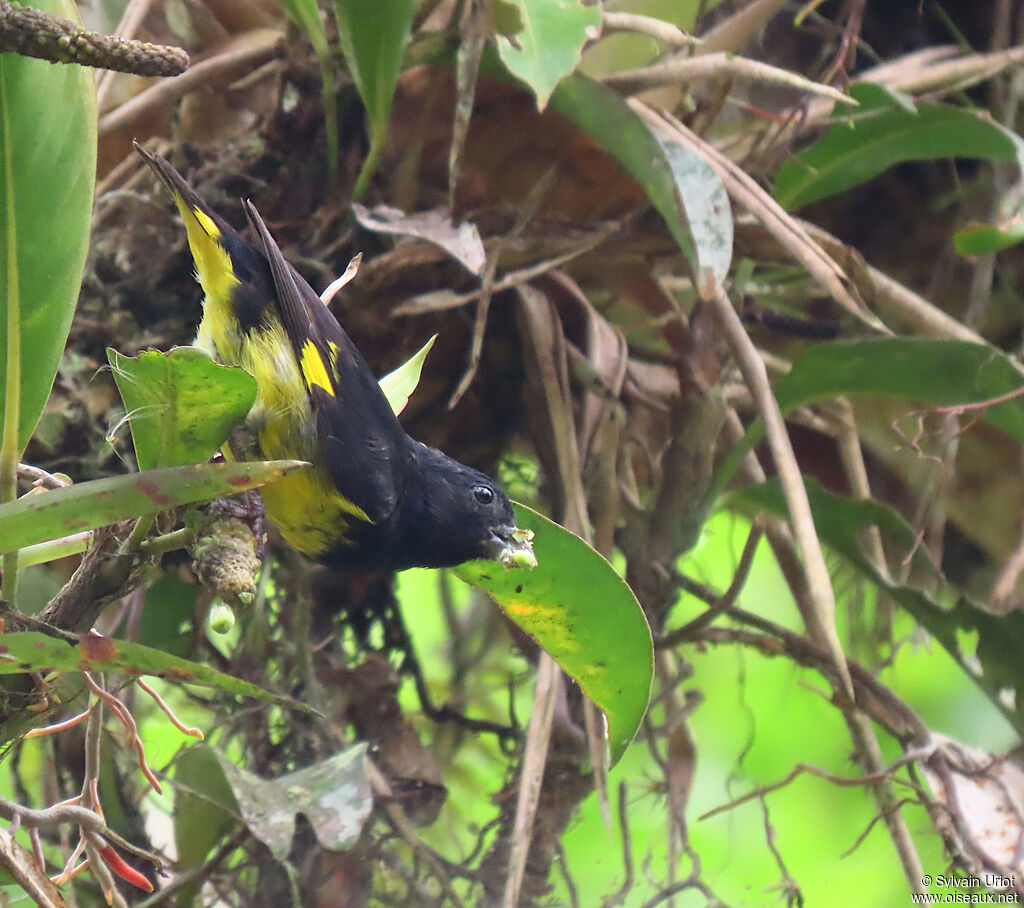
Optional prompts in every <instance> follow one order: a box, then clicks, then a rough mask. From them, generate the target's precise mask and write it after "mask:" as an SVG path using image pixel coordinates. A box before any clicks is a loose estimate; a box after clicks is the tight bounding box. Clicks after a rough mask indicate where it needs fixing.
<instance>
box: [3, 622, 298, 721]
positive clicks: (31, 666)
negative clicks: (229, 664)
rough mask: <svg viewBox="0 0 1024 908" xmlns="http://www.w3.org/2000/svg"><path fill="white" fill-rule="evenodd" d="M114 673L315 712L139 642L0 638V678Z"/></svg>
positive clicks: (32, 635) (32, 634) (28, 635)
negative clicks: (37, 673)
mask: <svg viewBox="0 0 1024 908" xmlns="http://www.w3.org/2000/svg"><path fill="white" fill-rule="evenodd" d="M82 670H86V671H98V672H106V671H119V672H124V673H125V674H128V675H153V676H154V677H157V678H165V679H166V680H168V681H175V682H177V683H178V684H197V685H199V686H200V687H212V688H214V689H215V690H219V691H223V692H224V693H226V694H235V695H237V696H239V697H251V698H252V699H254V700H260V701H263V702H264V703H274V704H277V705H278V706H285V707H288V708H289V709H297V710H299V711H300V712H306V713H315V712H316V710H315V709H313V708H312V707H311V706H306V705H305V704H304V703H300V702H298V701H297V700H293V699H292V698H291V697H283V696H281V695H280V694H275V693H272V692H271V691H269V690H264V689H263V688H262V687H257V686H256V685H255V684H251V683H250V682H248V681H243V680H242V679H241V678H233V677H231V675H225V674H224V673H223V672H219V671H217V670H216V669H213V668H210V667H209V666H207V665H203V664H201V663H199V662H192V661H190V660H188V659H182V658H181V657H179V656H172V655H171V654H170V653H165V652H161V651H160V650H158V649H151V648H150V647H148V646H142V645H140V644H138V643H129V642H128V641H126V640H118V639H116V638H114V637H101V636H100V635H99V634H97V633H94V632H92V631H90V632H89V633H86V634H80V635H79V636H78V643H77V644H73V643H68V642H66V641H64V640H58V639H57V638H56V637H51V636H50V635H49V634H41V633H38V632H36V631H25V632H24V633H16V634H0V675H20V674H24V673H25V672H44V673H49V672H54V671H56V672H77V671H82Z"/></svg>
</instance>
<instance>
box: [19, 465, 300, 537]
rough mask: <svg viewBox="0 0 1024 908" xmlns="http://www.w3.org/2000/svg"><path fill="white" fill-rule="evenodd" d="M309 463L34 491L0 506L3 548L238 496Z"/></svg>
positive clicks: (198, 468) (194, 469)
mask: <svg viewBox="0 0 1024 908" xmlns="http://www.w3.org/2000/svg"><path fill="white" fill-rule="evenodd" d="M304 466H305V464H304V463H303V462H302V461H299V460H272V461H268V462H266V463H263V462H257V463H207V464H200V465H195V466H187V467H170V468H168V469H164V470H150V471H148V472H146V473H132V474H130V475H127V476H114V477H111V478H109V479H94V480H91V481H90V482H83V483H80V484H78V485H73V486H68V487H67V488H64V489H50V490H47V491H45V492H32V493H29V494H27V495H22V497H21V498H19V499H18V500H17V501H12V502H9V503H7V504H2V505H0V553H3V552H14V551H17V550H18V549H21V548H24V547H25V546H28V545H35V544H36V543H39V542H44V541H46V540H48V539H59V538H61V537H62V536H67V535H68V534H70V533H78V532H82V531H83V530H94V529H96V527H101V526H107V525H108V524H111V523H117V522H118V521H119V520H127V519H129V518H134V517H143V516H147V515H150V514H158V513H160V512H161V511H166V510H168V509H169V508H176V507H178V506H180V505H183V504H191V503H192V502H195V501H212V500H213V499H214V498H216V497H217V496H218V495H235V494H237V493H238V492H244V491H246V490H247V489H255V488H258V487H259V486H262V485H266V484H267V483H268V482H273V481H274V480H277V479H281V478H282V477H283V476H287V475H288V474H289V473H294V472H295V471H296V470H298V469H301V468H303V467H304Z"/></svg>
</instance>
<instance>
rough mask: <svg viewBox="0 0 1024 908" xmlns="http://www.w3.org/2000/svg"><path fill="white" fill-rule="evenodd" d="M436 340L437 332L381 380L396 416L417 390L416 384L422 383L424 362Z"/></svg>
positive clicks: (382, 388)
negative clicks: (421, 374) (421, 375)
mask: <svg viewBox="0 0 1024 908" xmlns="http://www.w3.org/2000/svg"><path fill="white" fill-rule="evenodd" d="M436 340H437V335H436V334H435V335H434V336H433V337H432V338H430V340H428V341H427V342H426V343H425V344H424V345H423V346H422V347H420V349H419V350H418V351H416V353H415V354H414V355H413V356H412V358H411V359H409V360H407V361H406V362H404V363H402V365H400V366H399V367H398V368H397V369H395V370H394V371H393V372H389V373H388V374H387V375H385V376H384V377H383V378H382V379H381V380H380V388H381V390H382V391H383V392H384V396H385V397H386V398H387V399H388V403H389V404H391V409H392V410H394V411H395V415H396V416H397V415H398V414H399V413H401V412H402V411H403V410H404V409H405V405H406V404H407V403H409V398H410V397H411V396H412V392H413V391H415V390H416V386H417V385H418V384H419V383H420V373H421V372H422V371H423V362H424V360H426V358H427V354H428V353H429V352H430V348H431V347H433V346H434V341H436Z"/></svg>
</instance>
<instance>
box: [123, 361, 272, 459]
mask: <svg viewBox="0 0 1024 908" xmlns="http://www.w3.org/2000/svg"><path fill="white" fill-rule="evenodd" d="M107 359H108V360H109V361H110V366H111V368H112V369H113V370H114V381H116V382H117V389H118V391H120V392H121V399H122V400H123V401H124V406H125V410H126V411H127V413H128V421H129V423H130V424H131V427H132V441H133V442H134V444H135V456H136V458H137V459H138V462H139V469H140V470H153V469H156V468H158V467H178V466H184V465H185V464H192V463H203V462H204V461H207V460H209V459H210V458H211V457H212V456H213V455H214V454H215V453H216V452H217V451H218V450H219V449H220V447H221V445H222V444H223V443H224V441H225V440H226V439H227V437H228V430H229V429H230V428H231V427H232V426H233V425H235V423H239V422H241V421H242V420H243V419H245V417H246V416H247V415H248V413H249V410H250V408H251V407H252V404H253V401H254V400H255V399H256V379H254V378H253V377H252V376H251V375H249V373H248V372H246V371H245V370H244V369H239V368H235V367H233V366H222V365H220V364H219V363H215V362H214V361H213V360H212V359H211V358H210V355H209V354H208V353H207V352H206V351H205V350H200V349H199V348H198V347H177V348H175V349H174V350H171V351H170V352H169V353H159V352H157V351H155V350H151V351H149V352H147V353H141V354H139V356H137V357H134V358H133V357H129V356H122V355H121V354H120V353H118V352H117V351H116V350H111V349H108V350H107Z"/></svg>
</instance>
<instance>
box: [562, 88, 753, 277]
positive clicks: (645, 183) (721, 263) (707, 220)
mask: <svg viewBox="0 0 1024 908" xmlns="http://www.w3.org/2000/svg"><path fill="white" fill-rule="evenodd" d="M551 107H552V108H553V109H554V110H557V111H558V112H559V113H561V114H564V115H565V116H567V117H568V118H569V119H570V120H572V121H573V122H574V123H576V125H577V126H579V127H580V128H581V129H582V130H583V131H584V132H587V133H589V134H590V135H591V136H592V137H593V138H594V140H595V141H597V143H598V144H599V145H601V146H602V147H603V148H604V149H605V151H607V152H608V153H609V154H610V155H612V157H614V158H615V159H616V160H617V161H618V162H619V163H620V164H621V165H622V166H623V167H624V168H625V169H626V170H627V171H628V173H629V174H630V176H632V177H633V179H635V180H636V181H637V182H638V183H639V184H640V186H641V187H642V188H643V190H644V192H645V193H646V194H647V197H648V198H649V199H650V200H651V204H652V205H654V207H655V208H657V209H658V213H659V214H660V215H661V216H662V217H663V218H664V219H665V223H666V224H667V225H668V228H669V231H670V232H671V233H672V236H673V237H674V239H675V241H676V243H678V244H679V248H680V249H681V250H682V252H683V254H684V255H685V256H686V258H687V260H688V261H689V263H690V267H691V268H692V270H693V274H694V277H695V280H696V281H697V287H698V290H700V289H701V288H711V289H713V288H714V287H716V286H717V287H720V286H723V284H724V281H725V278H726V275H727V274H728V270H729V263H730V261H731V258H732V236H733V229H732V212H731V210H730V208H729V200H728V197H727V195H726V192H725V188H724V187H723V186H722V184H721V182H720V181H719V179H718V176H717V175H716V174H715V172H714V171H713V170H712V169H711V168H710V167H709V166H708V165H707V163H706V162H704V161H703V160H702V159H699V158H698V157H697V156H696V155H694V154H693V152H691V151H690V150H689V149H686V148H683V147H682V146H680V145H679V144H678V143H676V142H675V141H673V140H672V139H671V138H669V137H664V138H659V137H658V136H655V135H654V134H653V133H652V132H651V131H650V129H648V128H647V126H646V125H645V124H644V123H643V121H642V120H641V119H640V118H639V117H638V116H637V115H636V113H634V112H633V110H632V108H630V106H629V105H628V104H627V103H626V102H625V101H624V100H623V99H622V98H621V97H620V96H619V95H618V94H617V93H616V92H614V91H612V90H611V89H610V88H607V87H605V86H604V85H601V84H600V83H599V82H595V81H594V80H593V79H588V78H587V77H586V76H581V75H578V74H577V75H573V76H570V77H569V78H568V79H565V80H563V81H562V83H561V84H560V85H559V86H558V88H557V89H555V92H554V94H553V95H552V96H551Z"/></svg>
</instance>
